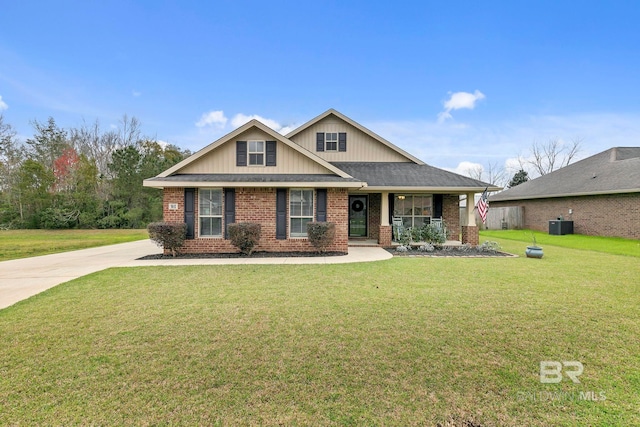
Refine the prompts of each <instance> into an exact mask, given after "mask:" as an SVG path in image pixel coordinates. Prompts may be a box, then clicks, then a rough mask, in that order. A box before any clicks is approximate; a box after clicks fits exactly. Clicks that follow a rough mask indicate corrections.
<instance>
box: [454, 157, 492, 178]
mask: <svg viewBox="0 0 640 427" xmlns="http://www.w3.org/2000/svg"><path fill="white" fill-rule="evenodd" d="M445 169H447V170H449V171H451V172H455V173H457V174H460V175H464V176H470V177H471V178H476V179H480V177H481V176H482V173H483V172H484V166H482V164H480V163H476V162H469V161H466V160H465V161H462V162H460V163H458V166H456V167H455V168H453V169H451V168H445Z"/></svg>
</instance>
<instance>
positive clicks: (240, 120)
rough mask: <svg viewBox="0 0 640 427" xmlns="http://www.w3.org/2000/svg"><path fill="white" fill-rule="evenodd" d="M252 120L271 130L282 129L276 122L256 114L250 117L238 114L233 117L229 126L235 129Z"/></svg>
mask: <svg viewBox="0 0 640 427" xmlns="http://www.w3.org/2000/svg"><path fill="white" fill-rule="evenodd" d="M254 119H255V120H257V121H259V122H262V123H264V124H265V125H267V126H269V127H270V128H271V129H273V130H276V131H277V130H280V129H282V126H281V125H280V123H278V122H276V121H275V120H271V119H266V118H264V117H261V116H258V115H257V114H252V115H250V116H247V115H246V114H242V113H238V114H236V115H235V116H233V119H231V125H232V126H233V127H236V128H237V127H240V126H242V125H243V124H245V123H247V122H248V121H251V120H254Z"/></svg>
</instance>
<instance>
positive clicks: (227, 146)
mask: <svg viewBox="0 0 640 427" xmlns="http://www.w3.org/2000/svg"><path fill="white" fill-rule="evenodd" d="M273 139H274V138H273V136H270V135H268V134H266V133H264V132H261V131H260V130H257V129H250V130H248V131H246V132H243V133H241V134H240V135H238V136H237V137H236V138H234V140H233V141H228V142H226V143H224V144H223V145H222V146H220V147H218V148H216V149H214V150H212V151H211V152H210V153H208V154H207V155H205V156H203V157H202V158H200V159H197V160H196V161H194V162H192V163H190V164H188V165H186V166H185V167H184V168H182V169H180V170H179V171H177V172H176V173H244V174H250V173H251V174H253V173H258V174H259V173H268V174H278V173H283V174H289V173H294V174H333V172H331V171H329V170H328V169H326V168H325V167H324V166H322V165H320V164H318V163H316V162H314V161H313V160H311V159H309V158H307V157H305V156H304V155H302V154H301V153H299V152H297V151H296V150H294V149H293V148H291V147H289V146H287V145H286V144H284V143H282V142H280V141H277V142H276V165H275V166H236V141H273Z"/></svg>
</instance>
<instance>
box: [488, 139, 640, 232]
mask: <svg viewBox="0 0 640 427" xmlns="http://www.w3.org/2000/svg"><path fill="white" fill-rule="evenodd" d="M489 202H490V205H491V207H492V208H495V207H507V206H519V207H521V208H522V209H523V216H524V225H523V226H524V228H529V229H533V230H539V231H548V221H549V220H555V219H557V218H558V217H563V218H564V219H566V220H571V221H573V227H574V228H573V230H574V233H577V234H587V235H592V236H612V237H626V238H629V239H640V147H614V148H610V149H609V150H606V151H603V152H601V153H598V154H595V155H593V156H591V157H588V158H586V159H583V160H581V161H579V162H576V163H573V164H571V165H569V166H565V167H563V168H561V169H558V170H556V171H553V172H551V173H549V174H547V175H544V176H541V177H539V178H536V179H533V180H531V181H528V182H525V183H523V184H520V185H518V186H516V187H513V188H510V189H508V190H505V191H503V192H501V193H498V194H495V195H493V196H491V197H490V198H489Z"/></svg>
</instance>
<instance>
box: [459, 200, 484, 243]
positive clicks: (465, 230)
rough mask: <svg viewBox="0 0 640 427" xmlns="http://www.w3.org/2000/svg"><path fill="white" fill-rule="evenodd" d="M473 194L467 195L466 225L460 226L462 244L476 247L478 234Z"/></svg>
mask: <svg viewBox="0 0 640 427" xmlns="http://www.w3.org/2000/svg"><path fill="white" fill-rule="evenodd" d="M475 207H476V203H475V193H467V225H463V226H462V243H468V244H470V245H472V246H476V245H478V244H479V243H480V234H479V233H478V227H477V226H476V214H475Z"/></svg>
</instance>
